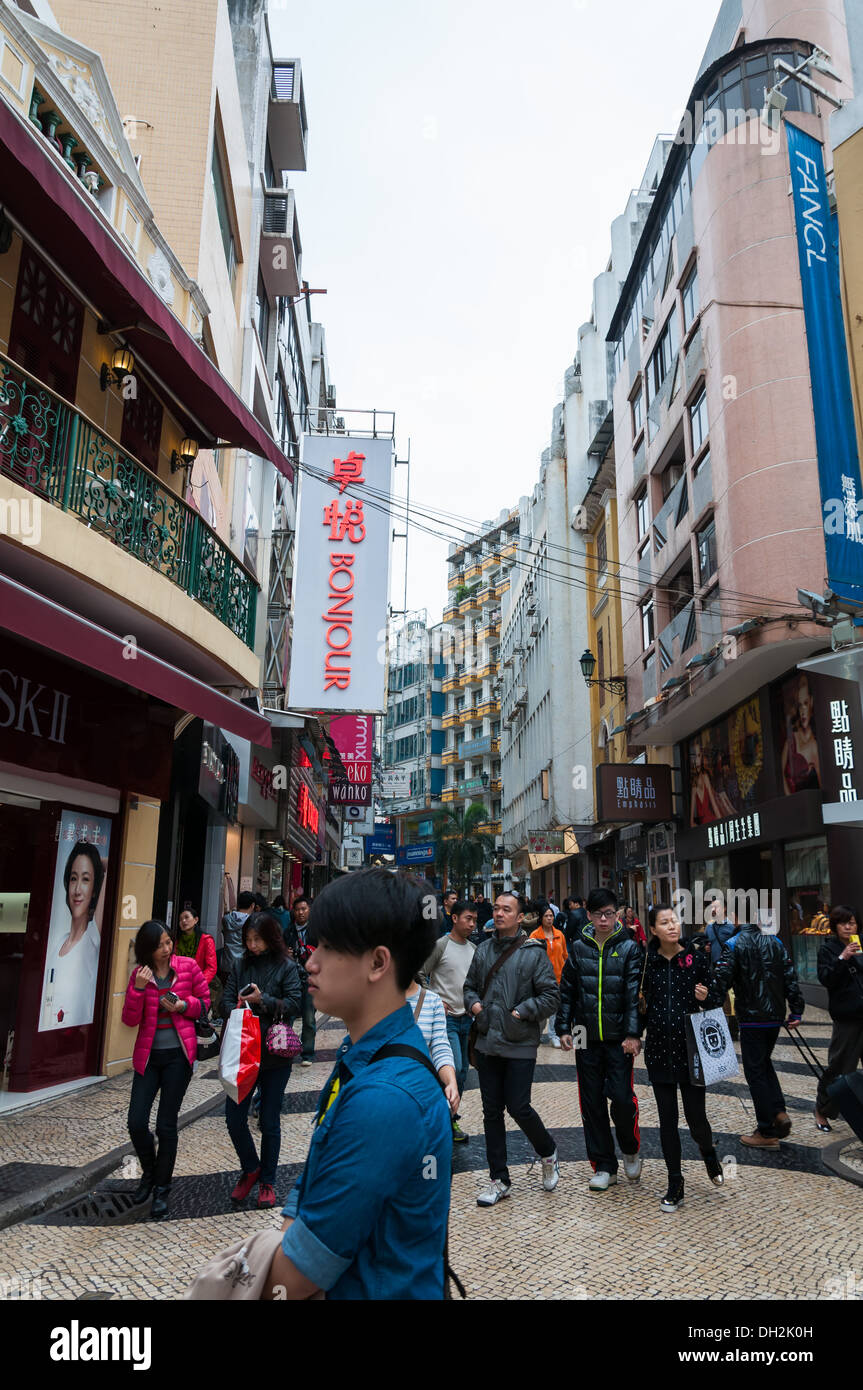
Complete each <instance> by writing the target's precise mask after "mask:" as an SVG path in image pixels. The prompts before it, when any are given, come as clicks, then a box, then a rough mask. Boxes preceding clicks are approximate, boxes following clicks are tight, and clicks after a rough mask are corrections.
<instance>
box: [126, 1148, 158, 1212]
mask: <svg viewBox="0 0 863 1390" xmlns="http://www.w3.org/2000/svg"><path fill="white" fill-rule="evenodd" d="M155 1169H156V1160H155V1158H142V1159H141V1181H140V1182H139V1184H138V1186H137V1187H136V1188H135V1191H134V1192H133V1193H132V1202H133V1203H134V1205H135V1206H136V1207H138V1206H140V1205H141V1203H142V1202H146V1200H147V1198H148V1197H149V1195H150V1193H151V1192H152V1191H153V1186H154V1181H155V1180H154V1177H153V1174H154V1172H155Z"/></svg>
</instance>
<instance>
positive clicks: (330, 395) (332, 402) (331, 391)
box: [327, 386, 336, 410]
mask: <svg viewBox="0 0 863 1390" xmlns="http://www.w3.org/2000/svg"><path fill="white" fill-rule="evenodd" d="M335 408H336V388H335V386H328V387H327V410H335Z"/></svg>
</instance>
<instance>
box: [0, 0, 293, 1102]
mask: <svg viewBox="0 0 863 1390" xmlns="http://www.w3.org/2000/svg"><path fill="white" fill-rule="evenodd" d="M61 8H62V7H61ZM82 8H83V7H82ZM136 114H140V113H136ZM0 188H2V218H0V591H2V600H0V624H2V628H3V638H4V662H3V666H4V669H3V672H2V673H0V794H2V795H0V830H2V832H3V833H2V834H0V845H2V849H0V889H2V891H3V894H4V898H6V897H9V896H10V895H11V897H10V901H12V900H13V899H14V901H15V902H16V903H17V904H18V909H19V911H18V916H17V917H15V922H16V925H15V927H14V931H15V933H16V934H17V935H16V940H15V942H13V943H11V944H14V945H15V946H16V949H15V950H14V951H13V952H12V953H11V955H10V953H9V951H8V949H7V951H6V954H7V956H8V957H9V961H14V964H9V969H12V970H14V972H15V974H16V979H15V981H14V982H13V988H12V989H11V990H9V989H7V990H6V991H5V992H4V995H3V1000H2V1003H0V1038H2V1040H3V1042H2V1046H3V1047H4V1049H5V1052H6V1055H5V1058H4V1071H5V1081H6V1084H7V1085H8V1086H9V1088H10V1089H11V1090H18V1091H34V1090H39V1089H40V1088H44V1087H46V1086H50V1085H53V1084H58V1083H62V1082H64V1081H67V1080H70V1079H73V1078H76V1077H82V1076H87V1075H93V1074H98V1073H101V1072H108V1073H111V1072H112V1071H115V1070H120V1069H124V1068H125V1067H127V1066H128V1065H129V1058H130V1051H131V1047H130V1034H129V1030H127V1029H125V1028H124V1027H123V1026H122V1024H121V1023H120V1010H121V1007H122V996H123V991H124V989H125V983H126V980H127V979H128V973H129V964H130V956H129V953H130V946H131V941H132V938H133V936H134V932H135V930H136V928H137V927H138V925H139V924H140V923H141V922H143V921H145V920H146V919H147V918H148V917H149V916H150V915H151V914H152V902H153V888H154V881H155V866H156V857H157V849H158V835H159V821H160V808H161V805H162V802H163V801H165V800H166V798H167V797H168V796H169V792H170V786H171V770H172V760H173V757H174V748H175V739H176V738H178V737H179V736H180V735H181V734H182V731H183V729H184V726H185V725H186V724H188V722H189V719H190V717H195V716H196V717H198V718H199V719H202V720H205V721H206V724H205V726H204V727H205V728H207V727H210V728H211V729H212V730H213V732H212V734H211V735H209V736H207V737H206V738H205V739H204V741H203V743H202V745H201V747H200V748H199V750H198V753H197V762H196V764H195V766H194V769H193V773H194V779H195V783H196V786H197V787H199V788H200V791H201V796H202V798H203V799H204V800H205V801H208V802H209V804H212V805H218V804H219V803H220V802H221V804H222V805H223V806H224V805H225V803H226V801H229V800H230V798H231V797H236V787H235V785H234V782H233V779H234V776H235V772H236V767H235V763H236V759H235V757H234V758H233V759H232V756H231V754H230V752H229V751H228V750H226V749H225V747H224V746H223V745H224V740H223V739H222V737H221V734H219V733H218V731H219V730H220V729H224V730H226V731H228V732H231V733H234V734H236V735H237V736H238V737H241V738H245V739H249V740H251V741H252V742H259V743H268V742H269V738H270V734H269V726H268V724H267V722H266V720H264V719H263V718H262V717H261V716H260V715H259V714H258V713H257V712H256V711H255V710H254V709H252V708H250V707H249V706H248V705H245V704H241V703H240V702H239V701H240V698H241V697H243V696H248V695H249V694H250V693H254V692H255V691H256V690H257V689H258V688H259V685H260V661H259V658H258V657H257V656H256V654H255V618H256V609H257V606H258V595H259V585H258V581H257V577H256V575H255V574H254V573H253V572H252V571H250V570H249V569H248V568H247V567H246V566H245V565H244V564H243V562H242V561H241V560H240V559H239V558H238V557H237V556H236V555H235V554H234V553H233V551H232V550H231V549H230V547H229V545H228V544H227V537H226V528H227V526H228V524H229V521H230V517H229V515H228V511H227V509H226V508H225V507H224V506H223V508H222V514H221V518H220V519H219V518H217V520H218V525H215V526H213V525H210V524H209V523H208V521H207V519H206V518H205V516H204V515H202V511H201V510H200V509H199V508H198V507H197V506H195V505H192V503H191V501H190V500H187V499H188V497H189V496H190V495H191V496H194V492H190V489H189V488H188V486H187V484H188V481H189V479H188V474H189V472H190V470H191V467H192V465H193V464H194V463H195V461H196V458H199V457H200V455H201V453H202V452H204V451H206V450H210V451H212V453H213V454H215V453H216V452H217V451H218V452H219V453H220V454H221V455H222V456H226V457H230V450H229V449H226V447H225V445H226V444H227V445H231V446H237V447H240V448H243V449H245V450H248V451H250V452H254V453H255V454H258V455H260V456H262V457H265V458H268V459H270V460H271V461H272V462H273V464H274V465H275V466H276V467H277V468H279V469H280V470H281V471H283V472H286V473H287V474H288V475H290V466H289V465H288V463H287V462H286V460H285V458H284V456H283V455H282V453H281V452H280V450H279V449H278V448H277V447H276V445H275V443H274V440H273V438H272V437H271V435H270V434H269V433H268V431H267V430H266V429H264V428H263V427H262V425H261V424H260V423H259V421H258V419H256V418H255V415H254V414H253V413H252V412H251V411H250V410H249V409H248V408H247V407H246V406H245V405H244V404H243V402H242V400H241V399H240V397H239V396H238V395H237V394H236V392H235V391H234V390H233V388H232V385H231V380H230V378H229V377H228V378H226V376H225V375H224V374H223V373H222V372H221V371H220V370H219V367H218V366H217V365H216V363H215V362H214V361H213V356H212V355H210V354H208V352H207V351H205V350H204V349H205V346H206V345H207V332H206V322H207V319H208V309H209V303H208V298H207V297H205V296H204V294H203V293H202V291H201V288H200V286H199V284H198V283H197V281H196V279H195V277H194V275H193V274H191V273H190V271H189V269H188V267H187V266H186V265H185V264H184V262H183V260H182V257H180V256H178V255H177V254H176V252H175V250H174V248H173V246H172V242H171V239H170V238H169V237H168V236H167V235H166V234H165V233H164V231H163V229H162V227H161V225H160V222H159V219H158V218H157V217H156V216H155V215H154V211H153V207H152V205H151V203H150V202H149V200H148V196H147V192H146V190H145V185H144V182H143V180H142V173H141V170H139V168H138V167H137V165H136V161H135V158H134V154H133V149H132V146H131V145H130V144H129V142H128V141H127V139H126V136H125V133H124V126H123V120H122V118H121V111H120V110H119V109H118V107H117V104H116V102H115V101H114V98H113V95H112V91H111V87H110V84H109V82H108V79H107V76H106V72H105V68H104V66H103V64H102V61H101V59H100V57H99V56H98V54H97V53H96V52H95V51H93V50H92V49H89V48H87V47H85V46H84V45H82V43H81V42H79V41H78V40H77V39H71V38H68V37H66V36H65V35H64V34H62V33H60V32H59V31H58V30H56V29H54V28H50V27H49V26H48V25H46V24H44V23H42V22H41V21H39V20H37V19H34V18H33V17H32V16H31V15H29V14H27V13H24V12H23V11H21V10H19V9H17V8H16V7H14V6H11V5H8V4H6V3H0ZM204 202H205V204H206V197H205V198H204ZM199 212H200V208H199ZM206 216H207V213H206V208H205V217H206ZM199 221H200V217H199ZM226 278H227V277H226ZM202 344H203V345H202ZM211 346H212V345H211ZM221 355H222V356H223V358H224V361H225V362H226V363H227V364H229V365H231V364H234V363H235V362H236V360H237V358H236V351H234V350H231V344H230V343H229V342H228V340H227V338H226V342H225V352H224V353H223V354H221ZM220 446H221V447H220ZM212 476H213V480H214V495H215V494H216V484H217V481H218V470H217V469H216V470H215V472H214V474H213V475H212ZM193 481H194V475H193ZM81 844H84V845H85V846H87V845H89V846H91V847H92V846H95V847H96V848H97V850H98V855H99V858H100V860H101V864H102V873H101V875H100V874H99V872H98V871H96V878H97V879H99V883H100V887H99V891H98V893H95V894H94V897H93V900H92V901H91V903H90V904H89V911H90V913H91V914H92V915H91V917H90V918H89V920H88V922H87V923H85V924H84V925H85V926H86V928H87V932H86V938H85V939H86V940H87V941H88V942H89V943H90V944H89V947H88V950H89V955H88V957H87V968H86V969H85V968H84V964H81V968H80V969H78V970H77V973H76V975H75V982H74V989H73V983H70V980H71V976H70V975H69V972H68V970H66V969H65V968H63V967H61V966H60V965H59V963H58V960H57V950H58V945H59V944H60V943H62V942H63V941H64V939H65V938H66V932H67V930H69V916H68V913H69V910H70V908H69V889H68V875H69V873H71V872H72V868H73V863H72V861H73V858H74V855H75V851H76V849H77V848H78V847H79V846H80V845H81ZM88 853H89V851H88ZM82 857H83V858H86V857H87V855H86V854H84V853H83V851H82V853H81V854H79V855H78V858H79V859H81V858H82ZM91 857H92V856H91ZM64 874H65V875H66V881H64ZM70 939H71V938H70ZM4 942H5V944H6V947H8V946H9V945H10V942H9V940H8V937H6V936H5V935H4V933H3V932H2V931H0V947H2V945H3V943H4ZM67 944H68V943H67ZM63 959H65V957H63ZM82 960H83V958H82ZM64 989H68V990H71V991H72V992H73V993H74V994H75V998H74V1002H73V1003H68V1002H66V1003H64V1002H63V999H62V991H63V990H64ZM73 1017H74V1018H75V1019H76V1024H77V1025H79V1026H75V1027H72V1026H71V1024H70V1020H71V1019H72V1018H73ZM13 1035H14V1043H13V1044H12V1046H11V1047H10V1046H7V1039H9V1038H10V1037H12V1036H13Z"/></svg>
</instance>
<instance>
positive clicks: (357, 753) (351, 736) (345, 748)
mask: <svg viewBox="0 0 863 1390" xmlns="http://www.w3.org/2000/svg"><path fill="white" fill-rule="evenodd" d="M374 728H375V721H374V719H373V718H372V716H371V715H367V714H346V715H342V716H340V717H339V718H338V719H332V720H331V721H330V738H331V739H332V740H333V743H334V744H335V745H336V747H337V748H338V750H339V755H340V757H341V760H342V762H343V763H371V760H372V749H373V747H374Z"/></svg>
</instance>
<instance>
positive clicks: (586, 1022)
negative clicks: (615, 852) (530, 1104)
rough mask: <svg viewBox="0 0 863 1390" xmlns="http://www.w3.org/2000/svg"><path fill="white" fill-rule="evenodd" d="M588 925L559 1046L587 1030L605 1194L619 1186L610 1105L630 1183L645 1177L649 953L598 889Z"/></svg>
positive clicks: (588, 1110) (590, 1105)
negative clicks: (644, 990) (642, 1099)
mask: <svg viewBox="0 0 863 1390" xmlns="http://www.w3.org/2000/svg"><path fill="white" fill-rule="evenodd" d="M587 912H588V916H589V917H590V925H589V926H586V927H583V928H582V931H581V934H580V935H579V936H576V937H575V938H574V940H573V941H572V944H571V946H570V952H569V960H568V961H567V962H566V965H565V966H564V967H563V975H562V976H561V980H560V996H561V1003H560V1010H559V1012H558V1015H557V1018H556V1020H555V1029H556V1031H557V1035H558V1037H559V1038H560V1041H561V1045H562V1046H563V1047H564V1048H566V1049H569V1048H571V1047H572V1045H573V1028H574V1027H579V1028H581V1029H582V1030H583V1035H584V1041H583V1043H582V1045H581V1046H579V1047H577V1048H576V1053H575V1064H576V1068H577V1070H578V1098H579V1104H580V1105H581V1120H582V1124H583V1125H584V1143H585V1147H586V1148H587V1156H588V1158H589V1159H590V1162H591V1165H592V1167H593V1177H592V1178H591V1180H590V1184H589V1186H590V1190H591V1192H606V1191H607V1190H608V1188H609V1187H611V1186H612V1184H614V1183H616V1182H617V1155H616V1154H615V1152H614V1140H613V1138H612V1136H611V1125H610V1123H609V1119H608V1104H607V1101H606V1097H608V1098H609V1099H610V1100H611V1114H612V1118H613V1120H614V1128H615V1131H616V1133H617V1142H618V1144H619V1145H620V1151H621V1153H622V1154H623V1171H624V1172H625V1173H626V1176H627V1177H628V1178H629V1180H630V1182H637V1181H638V1179H639V1178H640V1177H641V1166H642V1160H641V1154H640V1153H639V1149H640V1147H641V1136H640V1134H639V1129H638V1100H637V1098H636V1095H635V1087H634V1086H633V1084H632V1074H633V1068H634V1065H635V1058H636V1057H637V1056H638V1054H639V1052H640V1051H641V1041H640V1039H639V1036H638V1035H639V1019H638V987H639V981H640V979H641V969H642V966H643V964H644V951H643V949H642V947H641V946H639V944H638V942H637V941H636V939H635V937H634V936H633V935H632V933H631V932H629V931H627V929H626V928H625V927H624V926H622V925H621V924H620V923H619V922H618V921H617V920H616V918H617V898H616V897H615V896H614V894H613V893H612V892H611V891H610V890H609V889H607V888H594V889H593V891H592V892H591V894H590V896H589V897H588V899H587Z"/></svg>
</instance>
